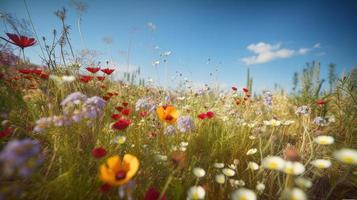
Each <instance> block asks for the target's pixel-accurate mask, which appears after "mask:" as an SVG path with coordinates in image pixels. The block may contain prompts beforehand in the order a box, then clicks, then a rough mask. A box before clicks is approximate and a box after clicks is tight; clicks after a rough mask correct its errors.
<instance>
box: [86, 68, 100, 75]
mask: <svg viewBox="0 0 357 200" xmlns="http://www.w3.org/2000/svg"><path fill="white" fill-rule="evenodd" d="M86 69H87V71H89V72H90V73H93V74H95V73H97V72H98V71H99V70H100V68H99V67H87V68H86Z"/></svg>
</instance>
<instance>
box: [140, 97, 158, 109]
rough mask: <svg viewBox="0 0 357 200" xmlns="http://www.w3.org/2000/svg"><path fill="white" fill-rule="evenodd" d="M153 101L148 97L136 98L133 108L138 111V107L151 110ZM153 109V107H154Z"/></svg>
mask: <svg viewBox="0 0 357 200" xmlns="http://www.w3.org/2000/svg"><path fill="white" fill-rule="evenodd" d="M153 106H154V105H153V103H152V102H151V100H150V98H141V99H138V100H137V101H136V103H135V110H136V111H139V110H140V109H148V110H151V109H152V107H153ZM154 109H155V108H154Z"/></svg>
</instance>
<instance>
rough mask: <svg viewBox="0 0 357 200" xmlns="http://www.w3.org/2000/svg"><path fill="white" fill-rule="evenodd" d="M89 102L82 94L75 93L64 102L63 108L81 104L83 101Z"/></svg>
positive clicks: (62, 103)
mask: <svg viewBox="0 0 357 200" xmlns="http://www.w3.org/2000/svg"><path fill="white" fill-rule="evenodd" d="M85 100H87V96H86V95H84V94H82V93H80V92H73V93H71V94H69V95H68V96H67V97H66V98H65V99H63V100H62V102H61V106H63V107H65V106H67V105H70V104H80V103H81V102H82V101H85Z"/></svg>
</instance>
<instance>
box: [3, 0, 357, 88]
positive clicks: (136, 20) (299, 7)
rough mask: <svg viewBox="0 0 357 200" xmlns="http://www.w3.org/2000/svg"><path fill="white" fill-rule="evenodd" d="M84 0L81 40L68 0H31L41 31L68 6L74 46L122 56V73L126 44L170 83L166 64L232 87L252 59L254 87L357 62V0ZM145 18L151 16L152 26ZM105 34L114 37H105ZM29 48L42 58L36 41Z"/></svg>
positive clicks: (136, 61)
mask: <svg viewBox="0 0 357 200" xmlns="http://www.w3.org/2000/svg"><path fill="white" fill-rule="evenodd" d="M84 2H86V3H87V4H88V9H87V12H86V13H84V14H83V16H82V17H83V21H82V26H81V27H82V32H83V36H84V44H82V43H81V42H80V37H79V33H78V30H77V27H76V20H77V17H78V15H77V13H76V11H75V9H74V7H73V6H72V4H71V1H69V0H61V1H60V0H57V1H55V0H53V1H40V0H27V3H28V6H29V9H30V13H31V17H32V19H33V23H34V25H35V27H36V30H37V32H38V34H39V35H40V36H46V37H49V36H50V34H51V32H52V30H53V29H54V28H57V29H59V28H60V21H59V20H58V19H57V18H56V16H55V15H54V14H53V13H54V11H55V10H57V9H59V8H61V7H66V8H67V9H68V11H69V13H68V18H67V23H68V24H69V25H71V27H72V30H71V32H72V34H71V40H72V42H73V45H74V47H75V49H76V51H80V50H81V49H83V48H85V47H86V48H89V49H95V50H97V51H99V52H101V55H100V57H99V59H100V60H101V61H105V60H114V61H115V62H116V63H118V65H117V67H118V68H119V69H118V70H117V75H118V74H120V73H122V72H123V71H124V70H126V69H127V64H128V61H127V56H126V55H127V54H126V53H127V51H128V48H129V44H130V49H131V50H130V61H129V62H130V67H129V68H130V69H134V68H136V67H140V68H141V71H142V72H143V75H144V76H145V77H151V78H153V79H154V80H156V81H157V78H158V77H161V78H160V83H161V84H169V85H173V82H172V81H165V80H166V79H165V78H164V76H165V73H166V70H165V68H167V74H168V75H169V77H171V76H174V75H175V74H176V72H180V73H182V74H183V77H187V78H189V79H191V80H193V81H194V82H196V83H200V84H202V83H212V82H214V81H217V82H219V83H221V84H222V85H225V86H227V87H228V86H231V85H236V86H245V82H246V71H247V68H248V67H249V68H250V69H251V74H252V76H253V78H254V83H253V88H254V89H255V90H256V91H261V90H262V89H269V88H270V89H272V88H273V86H274V83H278V84H279V85H281V86H283V87H284V88H285V89H291V82H292V81H291V80H292V76H293V73H294V72H295V71H301V70H302V69H303V67H304V66H305V63H306V62H309V61H312V60H317V61H320V62H321V65H322V69H321V73H322V77H326V75H327V65H328V64H329V63H331V62H333V63H335V64H337V71H338V72H339V73H342V72H344V71H349V70H351V69H352V67H353V66H356V65H357V2H356V1H353V0H350V1H348V0H344V1H326V0H324V1H285V0H284V1H283V0H272V1H263V0H256V1H238V0H237V1H212V0H196V1H188V0H187V1H174V0H168V1H136V0H117V1H114V0H113V1H110V0H107V1H103V0H91V1H84ZM0 11H2V12H7V13H11V14H14V15H16V16H17V17H18V18H27V15H26V10H25V6H24V4H23V1H14V0H1V3H0ZM148 23H152V24H153V26H151V29H150V26H148ZM154 26H155V28H154V30H153V27H154ZM0 28H1V32H2V34H4V33H5V32H6V31H7V30H6V28H5V26H4V25H3V24H2V25H1V27H0ZM104 37H110V38H112V39H113V43H112V44H109V45H108V44H105V43H104V42H103V38H104ZM130 41H131V42H130ZM155 47H159V49H157V48H155ZM168 51H171V55H169V56H168V57H167V62H166V63H165V64H164V63H163V62H161V63H160V64H159V65H158V67H157V69H156V68H155V67H154V66H153V65H152V62H154V61H156V60H158V59H159V58H160V56H159V55H160V53H163V52H168ZM26 53H27V55H28V57H30V59H31V60H32V61H33V62H36V63H38V62H40V59H39V56H38V55H40V54H41V52H40V50H39V47H38V46H36V47H34V48H32V49H31V50H30V49H28V50H27V52H26ZM210 73H213V74H214V75H213V76H210ZM157 82H159V81H157Z"/></svg>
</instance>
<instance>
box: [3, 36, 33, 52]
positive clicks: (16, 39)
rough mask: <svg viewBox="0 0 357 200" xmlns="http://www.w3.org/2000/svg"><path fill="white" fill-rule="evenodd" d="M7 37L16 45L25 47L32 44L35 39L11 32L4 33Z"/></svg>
mask: <svg viewBox="0 0 357 200" xmlns="http://www.w3.org/2000/svg"><path fill="white" fill-rule="evenodd" d="M6 35H7V37H9V38H10V40H11V41H12V42H13V44H15V45H16V46H18V47H21V48H22V49H23V48H26V47H30V46H33V45H34V44H35V43H36V41H35V38H29V37H26V36H23V35H17V34H11V33H6Z"/></svg>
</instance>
